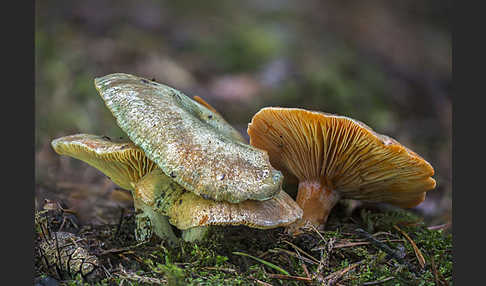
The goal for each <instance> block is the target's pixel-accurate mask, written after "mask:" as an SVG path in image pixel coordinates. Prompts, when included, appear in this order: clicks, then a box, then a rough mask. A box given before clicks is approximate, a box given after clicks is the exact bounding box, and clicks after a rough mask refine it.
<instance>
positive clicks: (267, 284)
mask: <svg viewBox="0 0 486 286" xmlns="http://www.w3.org/2000/svg"><path fill="white" fill-rule="evenodd" d="M248 278H250V279H253V280H254V281H255V282H256V283H258V284H260V285H263V286H273V285H272V284H270V283H267V282H263V281H261V280H258V279H256V278H255V277H253V276H248Z"/></svg>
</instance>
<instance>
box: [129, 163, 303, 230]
mask: <svg viewBox="0 0 486 286" xmlns="http://www.w3.org/2000/svg"><path fill="white" fill-rule="evenodd" d="M134 193H135V200H136V202H137V204H139V203H140V202H143V204H145V205H147V206H150V208H151V209H153V210H154V212H156V213H157V214H158V215H163V216H168V217H169V222H170V223H171V224H172V225H174V226H176V227H177V228H178V229H182V230H186V229H190V228H193V227H200V226H208V225H246V226H249V227H252V228H261V229H268V228H275V227H280V226H286V225H289V224H290V223H292V222H294V221H296V220H297V219H299V218H301V217H302V209H301V208H300V207H299V206H298V205H297V203H296V202H295V201H294V200H293V199H292V198H291V197H290V196H289V195H288V194H287V193H285V192H284V191H280V192H279V193H278V194H277V195H276V196H275V197H273V198H271V199H269V200H266V201H254V200H246V201H244V202H241V203H238V204H233V203H229V202H217V201H213V200H207V199H204V198H202V197H200V196H197V195H195V194H194V193H192V192H188V191H185V190H184V188H182V187H181V186H179V185H177V184H176V183H175V182H174V181H173V180H172V179H171V178H170V177H168V176H166V175H165V174H164V173H163V172H162V171H161V170H160V169H155V170H153V171H152V172H151V173H150V174H147V175H146V176H145V177H143V178H142V179H141V180H140V181H139V182H138V183H137V184H136V185H135V191H134Z"/></svg>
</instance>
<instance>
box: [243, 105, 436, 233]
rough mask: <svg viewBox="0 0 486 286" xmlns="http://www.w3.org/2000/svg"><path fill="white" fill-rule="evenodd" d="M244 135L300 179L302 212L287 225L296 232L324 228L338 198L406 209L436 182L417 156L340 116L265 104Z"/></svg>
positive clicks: (288, 175) (287, 174)
mask: <svg viewBox="0 0 486 286" xmlns="http://www.w3.org/2000/svg"><path fill="white" fill-rule="evenodd" d="M248 134H249V135H250V144H251V145H253V146H255V147H257V148H261V149H263V150H267V152H268V154H269V156H270V162H271V164H272V166H274V167H275V168H277V169H278V170H280V171H282V173H283V174H284V176H285V178H286V179H288V180H290V181H292V180H293V181H298V182H299V185H298V193H297V198H296V201H297V203H298V204H299V206H300V207H301V208H302V209H303V211H304V214H303V217H302V219H300V220H298V221H297V222H295V223H293V224H292V225H290V226H289V227H288V228H287V229H288V231H289V232H290V233H293V234H295V235H297V234H299V233H301V232H302V229H303V228H304V227H305V226H306V225H307V224H311V225H313V226H314V227H317V228H319V227H320V228H323V227H324V226H325V223H326V221H327V217H328V215H329V213H330V212H331V209H332V208H333V207H334V205H335V204H336V203H337V202H338V201H339V199H340V198H347V199H356V200H363V201H368V202H384V203H390V204H393V205H396V206H399V207H403V208H411V207H414V206H416V205H418V204H420V203H421V202H422V201H423V200H424V199H425V195H426V192H427V191H429V190H432V189H434V188H435V185H436V183H435V180H434V179H433V178H432V177H431V176H433V175H434V169H433V168H432V166H431V165H430V164H429V163H428V162H427V161H425V160H424V159H423V158H422V157H420V156H419V155H418V154H416V153H415V152H413V151H412V150H410V149H408V148H406V147H405V146H403V145H401V144H400V143H398V142H397V141H396V140H394V139H393V138H390V137H388V136H386V135H381V134H378V133H376V132H374V131H373V130H372V129H371V128H370V127H368V126H367V125H365V124H364V123H362V122H360V121H357V120H354V119H351V118H348V117H345V116H339V115H334V114H329V113H323V112H316V111H308V110H304V109H299V108H280V107H267V108H263V109H261V110H260V111H259V112H258V113H256V114H255V115H254V117H253V118H252V121H251V123H250V124H249V125H248Z"/></svg>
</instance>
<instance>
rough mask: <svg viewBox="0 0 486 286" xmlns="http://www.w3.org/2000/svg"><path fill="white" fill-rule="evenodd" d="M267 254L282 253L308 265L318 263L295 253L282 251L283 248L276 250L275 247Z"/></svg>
mask: <svg viewBox="0 0 486 286" xmlns="http://www.w3.org/2000/svg"><path fill="white" fill-rule="evenodd" d="M269 252H273V253H275V252H283V253H286V254H288V255H290V256H293V257H296V258H300V259H302V260H303V261H305V262H307V263H310V264H319V262H315V261H313V260H310V259H309V258H306V257H302V256H301V255H299V254H296V253H294V252H292V251H290V250H287V249H283V248H278V247H277V248H274V249H270V250H269Z"/></svg>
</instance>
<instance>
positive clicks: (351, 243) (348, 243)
mask: <svg viewBox="0 0 486 286" xmlns="http://www.w3.org/2000/svg"><path fill="white" fill-rule="evenodd" d="M385 241H386V242H392V241H393V242H398V241H403V239H391V240H380V242H385ZM368 244H371V242H369V241H356V242H347V243H340V244H336V245H334V248H344V247H353V246H359V245H368ZM324 248H326V246H317V247H315V248H313V249H312V251H316V250H321V249H324Z"/></svg>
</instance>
